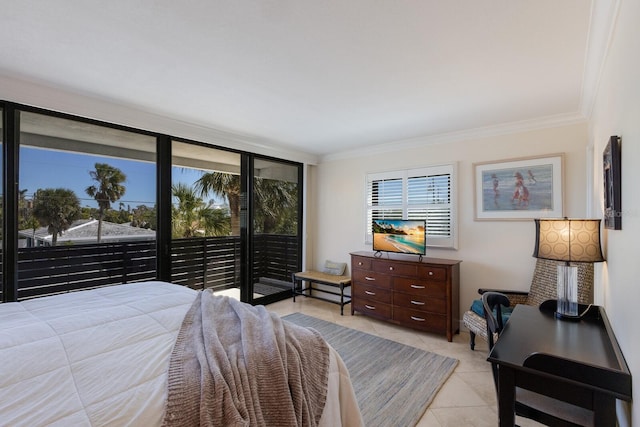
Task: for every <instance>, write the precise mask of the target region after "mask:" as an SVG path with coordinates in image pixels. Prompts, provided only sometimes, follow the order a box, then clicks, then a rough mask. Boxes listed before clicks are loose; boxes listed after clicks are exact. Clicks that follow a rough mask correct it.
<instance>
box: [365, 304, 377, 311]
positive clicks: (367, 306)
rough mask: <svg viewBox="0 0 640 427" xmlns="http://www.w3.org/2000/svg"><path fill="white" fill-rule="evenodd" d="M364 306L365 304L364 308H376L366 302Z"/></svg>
mask: <svg viewBox="0 0 640 427" xmlns="http://www.w3.org/2000/svg"><path fill="white" fill-rule="evenodd" d="M364 306H365V307H366V308H368V309H369V310H375V309H376V308H375V307H374V306H372V305H367V304H365V305H364Z"/></svg>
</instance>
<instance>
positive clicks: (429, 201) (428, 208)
mask: <svg viewBox="0 0 640 427" xmlns="http://www.w3.org/2000/svg"><path fill="white" fill-rule="evenodd" d="M455 169H456V167H455V164H449V165H441V166H429V167H424V168H417V169H407V170H400V171H390V172H380V173H371V174H368V175H367V191H366V212H367V218H366V234H365V242H366V243H371V241H372V235H371V222H372V221H373V220H374V219H424V220H426V221H427V246H428V247H439V248H452V249H456V248H457V243H458V239H457V232H456V203H455V200H456V195H455V172H456V170H455Z"/></svg>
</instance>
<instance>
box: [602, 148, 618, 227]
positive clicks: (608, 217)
mask: <svg viewBox="0 0 640 427" xmlns="http://www.w3.org/2000/svg"><path fill="white" fill-rule="evenodd" d="M620 145H621V144H620V137H618V136H615V135H613V136H611V137H610V138H609V142H607V145H606V147H605V148H604V151H603V152H602V172H603V184H604V228H607V229H610V230H622V183H621V180H622V178H621V170H620V166H621V163H622V153H621V147H620Z"/></svg>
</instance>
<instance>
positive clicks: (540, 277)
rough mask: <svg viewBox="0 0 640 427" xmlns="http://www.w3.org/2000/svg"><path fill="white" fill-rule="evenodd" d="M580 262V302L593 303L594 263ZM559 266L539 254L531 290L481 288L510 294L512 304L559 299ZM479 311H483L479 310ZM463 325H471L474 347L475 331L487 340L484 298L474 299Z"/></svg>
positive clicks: (483, 291) (470, 332)
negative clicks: (483, 307)
mask: <svg viewBox="0 0 640 427" xmlns="http://www.w3.org/2000/svg"><path fill="white" fill-rule="evenodd" d="M576 265H577V266H578V303H580V304H592V303H593V264H592V263H577V264H576ZM557 266H558V261H552V260H547V259H541V258H538V259H537V260H536V267H535V270H534V272H533V279H532V280H531V286H530V289H529V291H528V292H524V291H512V290H503V289H478V293H479V294H480V295H482V294H483V293H485V292H488V291H497V292H500V293H503V294H505V295H506V296H507V297H508V298H509V302H510V303H511V308H513V307H514V306H515V305H516V304H528V305H533V306H539V305H540V304H542V302H544V301H546V300H549V299H557V291H556V289H557V279H556V277H557ZM478 311H480V312H478ZM462 321H463V323H464V326H465V327H466V328H467V329H469V334H470V341H469V345H470V347H471V350H473V349H474V348H475V339H476V335H479V336H481V337H482V338H483V339H484V340H485V341H486V340H487V322H486V320H485V319H484V311H483V310H482V301H481V300H478V301H477V304H476V302H474V304H473V305H472V308H471V309H469V310H468V311H467V312H465V313H464V315H463V316H462Z"/></svg>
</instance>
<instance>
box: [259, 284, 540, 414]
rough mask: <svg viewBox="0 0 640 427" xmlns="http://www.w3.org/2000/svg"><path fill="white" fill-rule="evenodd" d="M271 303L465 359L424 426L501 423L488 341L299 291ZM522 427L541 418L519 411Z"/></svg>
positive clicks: (286, 311) (281, 312)
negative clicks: (433, 330)
mask: <svg viewBox="0 0 640 427" xmlns="http://www.w3.org/2000/svg"><path fill="white" fill-rule="evenodd" d="M267 309H268V310H270V311H273V312H275V313H277V314H278V315H280V316H284V315H287V314H290V313H294V312H300V313H304V314H307V315H309V316H314V317H317V318H319V319H324V320H327V321H330V322H334V323H337V324H339V325H342V326H346V327H349V328H353V329H358V330H360V331H363V332H367V333H370V334H373V335H377V336H380V337H383V338H387V339H390V340H394V341H397V342H400V343H403V344H407V345H411V346H414V347H418V348H421V349H423V350H426V351H431V352H434V353H438V354H441V355H444V356H449V357H453V358H456V359H458V360H459V362H458V366H457V367H456V369H455V371H454V372H453V374H451V376H450V377H449V379H448V380H447V382H446V383H445V384H444V385H443V386H442V388H441V389H440V391H439V392H438V394H437V395H436V397H435V399H434V400H433V402H432V403H431V405H430V406H429V408H428V409H427V411H426V413H425V414H424V416H423V417H422V419H421V420H420V422H419V423H418V427H461V426H471V427H484V426H487V427H489V426H492V427H495V426H497V425H498V415H497V405H496V393H495V388H494V385H493V377H492V375H491V366H490V365H489V362H487V361H486V357H487V351H486V349H485V348H486V342H485V341H483V340H482V339H479V340H478V341H477V343H476V344H477V345H476V350H475V351H471V350H470V349H469V334H468V333H467V332H462V333H460V334H459V335H455V336H454V339H453V342H448V341H447V339H446V337H443V336H440V335H435V334H428V333H424V332H418V331H414V330H412V329H407V328H402V327H399V326H395V325H391V324H389V323H386V322H382V321H378V320H375V319H371V318H369V317H366V316H363V315H361V314H356V315H355V316H351V308H350V306H349V305H347V306H345V314H344V316H340V308H339V306H338V305H336V304H331V303H328V302H324V301H321V300H317V299H312V298H304V297H297V298H296V302H295V303H294V302H293V299H291V298H290V299H287V300H284V301H280V302H277V303H274V304H269V305H268V306H267ZM516 422H517V423H518V425H520V426H521V427H529V426H540V424H538V423H535V422H532V421H530V420H526V419H523V418H520V417H517V419H516Z"/></svg>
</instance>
